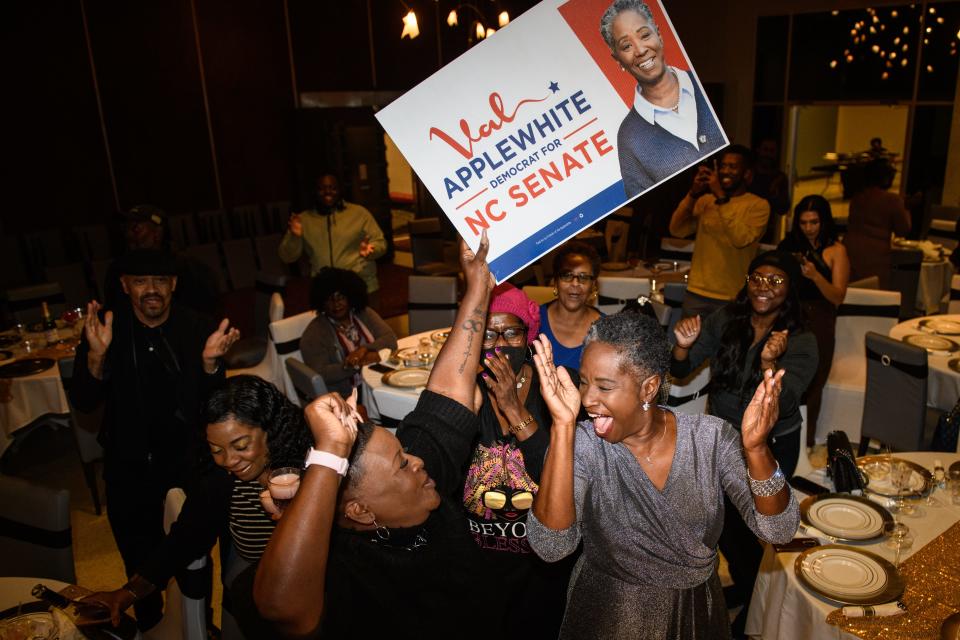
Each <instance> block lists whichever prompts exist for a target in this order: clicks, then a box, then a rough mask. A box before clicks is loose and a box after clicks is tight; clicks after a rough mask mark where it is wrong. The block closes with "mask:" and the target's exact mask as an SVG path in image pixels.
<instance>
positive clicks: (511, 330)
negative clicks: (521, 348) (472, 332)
mask: <svg viewBox="0 0 960 640" xmlns="http://www.w3.org/2000/svg"><path fill="white" fill-rule="evenodd" d="M500 336H503V339H504V340H506V341H507V342H519V341H520V340H522V339H524V338H526V337H527V328H526V327H524V326H520V327H507V328H506V329H504V330H502V331H497V330H496V329H487V330H486V331H484V332H483V344H493V343H494V342H496V341H497V338H499V337H500Z"/></svg>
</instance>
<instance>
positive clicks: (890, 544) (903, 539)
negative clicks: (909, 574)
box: [883, 522, 914, 567]
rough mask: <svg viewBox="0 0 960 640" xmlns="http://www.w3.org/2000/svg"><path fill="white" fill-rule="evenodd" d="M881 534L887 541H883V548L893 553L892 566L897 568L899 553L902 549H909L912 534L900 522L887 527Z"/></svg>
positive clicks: (912, 538)
mask: <svg viewBox="0 0 960 640" xmlns="http://www.w3.org/2000/svg"><path fill="white" fill-rule="evenodd" d="M883 533H884V535H885V536H886V537H887V539H886V540H884V541H883V546H884V547H886V548H887V549H892V550H893V551H894V552H895V556H894V560H893V566H895V567H899V566H900V552H901V551H902V550H903V549H909V548H911V547H912V546H913V540H914V537H913V532H912V531H910V527H908V526H907V525H905V524H903V523H902V522H894V523H893V524H891V525H888V526H887V528H886V529H885V530H884V532H883Z"/></svg>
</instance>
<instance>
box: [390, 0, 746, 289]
mask: <svg viewBox="0 0 960 640" xmlns="http://www.w3.org/2000/svg"><path fill="white" fill-rule="evenodd" d="M377 118H378V119H379V120H380V123H381V124H382V125H383V127H384V129H386V131H387V133H388V134H389V135H390V137H391V138H393V140H394V142H395V143H396V144H397V147H398V148H399V149H400V151H401V152H402V153H403V155H404V156H405V157H406V159H407V161H408V162H409V163H410V165H411V166H412V167H413V168H414V170H415V171H416V172H417V174H418V175H419V176H420V179H421V180H423V182H424V184H425V185H426V186H427V188H428V189H429V190H430V193H431V194H432V195H433V197H434V198H435V199H436V200H437V202H439V203H440V206H441V207H442V208H443V211H444V213H445V214H446V215H447V217H449V218H450V220H451V221H452V222H453V224H454V226H455V227H456V228H457V231H459V233H460V235H462V236H463V237H464V238H465V239H466V241H467V243H468V244H469V245H470V246H471V247H473V248H474V249H476V248H477V246H478V245H479V241H480V233H481V232H482V231H483V230H484V229H485V230H486V231H487V235H488V237H489V238H490V254H489V256H488V261H489V263H490V268H491V270H492V272H493V274H494V276H495V278H496V280H497V282H502V281H503V280H506V279H507V278H509V277H510V276H511V275H513V274H514V273H516V272H517V271H519V270H520V269H522V268H523V267H525V266H526V265H528V264H530V263H531V262H533V261H534V260H536V259H537V258H539V257H540V256H542V255H543V254H545V253H547V252H548V251H550V250H551V249H553V248H554V247H556V246H557V245H559V244H561V243H563V242H564V241H566V240H567V239H569V238H570V237H572V236H574V235H576V234H577V233H578V232H580V231H582V230H583V229H584V228H586V227H588V226H590V225H592V224H593V223H595V222H597V221H598V220H600V219H602V218H603V217H604V216H606V215H608V214H609V213H612V212H613V211H615V210H616V209H618V208H619V207H621V206H623V204H624V203H626V202H628V201H629V200H632V199H633V198H634V197H636V196H637V195H639V194H641V193H643V192H644V191H646V190H648V189H651V188H653V187H655V186H656V185H657V184H659V183H661V182H663V181H664V180H666V179H668V178H670V177H671V176H673V175H675V174H677V173H678V172H680V171H683V170H684V169H686V168H687V167H689V166H691V165H693V164H695V163H697V162H698V161H699V160H700V159H701V158H703V157H704V156H706V155H708V154H710V153H712V152H714V151H716V150H717V149H720V148H722V147H723V146H725V145H726V144H728V141H727V137H726V134H725V133H724V132H723V129H722V128H721V127H720V124H719V122H718V121H717V119H716V115H715V113H714V111H713V107H712V106H711V105H710V103H709V101H708V100H707V99H706V95H705V93H704V91H703V88H702V86H701V85H700V81H699V79H698V78H697V76H696V74H695V73H694V71H693V68H692V66H691V65H690V62H689V60H688V59H687V56H686V53H685V52H684V50H683V46H682V45H681V43H680V40H679V38H678V37H677V35H676V32H675V31H674V29H673V25H672V24H671V22H670V19H669V17H668V16H667V14H666V12H665V11H664V9H663V7H662V6H661V5H660V4H659V3H658V2H656V1H652V2H649V3H644V2H642V1H640V0H635V1H631V0H615V1H614V2H613V3H611V0H569V1H566V2H564V1H563V0H544V1H543V2H541V3H540V4H538V5H536V6H535V7H533V8H532V9H530V10H529V11H527V12H526V13H524V14H523V15H522V16H520V17H519V18H517V19H516V20H514V21H513V22H512V23H511V24H509V25H508V26H507V27H505V28H503V29H501V30H500V31H498V32H496V33H494V34H493V35H492V36H491V37H490V38H489V39H487V40H485V41H483V42H482V43H480V44H478V45H477V46H475V47H473V48H472V49H471V50H469V51H468V52H467V53H465V54H464V55H462V56H460V57H459V58H457V59H456V60H454V61H453V62H451V63H450V64H448V65H447V66H446V67H444V68H443V69H441V70H440V71H438V72H437V73H435V74H433V75H432V76H430V77H429V78H427V79H426V80H424V81H423V82H422V83H420V84H419V85H418V86H417V87H415V88H414V89H412V90H410V91H409V92H407V93H406V94H404V95H403V96H402V97H401V98H399V99H398V100H396V101H395V102H393V103H392V104H390V105H389V106H388V107H386V108H385V109H383V110H382V111H380V112H379V113H378V114H377Z"/></svg>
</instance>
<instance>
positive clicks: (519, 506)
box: [483, 489, 533, 511]
mask: <svg viewBox="0 0 960 640" xmlns="http://www.w3.org/2000/svg"><path fill="white" fill-rule="evenodd" d="M508 503H509V504H510V505H511V506H512V507H513V508H514V509H516V510H517V511H523V510H525V509H529V508H530V507H531V506H533V494H532V493H530V492H529V491H520V492H518V493H515V494H513V495H512V496H510V497H507V494H506V493H504V492H503V491H498V490H496V489H492V490H490V491H484V492H483V506H485V507H486V508H487V509H495V510H496V509H503V508H504V507H506V506H507V504H508Z"/></svg>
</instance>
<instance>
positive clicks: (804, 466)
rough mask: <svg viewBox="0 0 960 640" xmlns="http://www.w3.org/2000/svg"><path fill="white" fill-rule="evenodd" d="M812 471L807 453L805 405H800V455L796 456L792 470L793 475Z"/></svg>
mask: <svg viewBox="0 0 960 640" xmlns="http://www.w3.org/2000/svg"><path fill="white" fill-rule="evenodd" d="M812 471H813V465H812V464H810V455H809V453H807V405H805V404H802V405H800V457H798V458H797V468H796V469H794V470H793V475H794V476H800V477H805V476H806V475H807V474H809V473H811V472H812Z"/></svg>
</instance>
